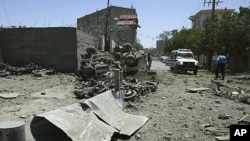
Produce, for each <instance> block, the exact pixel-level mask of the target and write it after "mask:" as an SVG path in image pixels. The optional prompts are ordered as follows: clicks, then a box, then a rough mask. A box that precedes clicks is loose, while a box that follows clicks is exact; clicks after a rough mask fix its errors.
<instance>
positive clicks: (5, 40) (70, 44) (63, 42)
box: [0, 27, 77, 72]
mask: <svg viewBox="0 0 250 141" xmlns="http://www.w3.org/2000/svg"><path fill="white" fill-rule="evenodd" d="M0 37H1V39H0V45H1V47H2V57H3V62H4V63H8V64H10V65H13V66H22V65H25V64H27V63H30V62H33V63H35V64H37V65H40V66H42V67H45V68H54V69H56V70H58V71H61V72H75V70H76V68H77V38H76V29H75V28H68V27H67V28H66V27H60V28H5V29H2V30H1V36H0Z"/></svg>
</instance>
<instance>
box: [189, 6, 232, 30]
mask: <svg viewBox="0 0 250 141" xmlns="http://www.w3.org/2000/svg"><path fill="white" fill-rule="evenodd" d="M227 12H229V13H233V12H234V9H216V10H215V15H216V17H217V18H218V19H221V18H222V16H223V15H224V14H225V13H227ZM211 14H212V10H210V9H209V10H200V11H199V12H198V13H196V14H195V15H193V16H190V17H189V19H190V20H191V22H192V28H201V29H204V28H205V26H206V24H207V18H209V17H211Z"/></svg>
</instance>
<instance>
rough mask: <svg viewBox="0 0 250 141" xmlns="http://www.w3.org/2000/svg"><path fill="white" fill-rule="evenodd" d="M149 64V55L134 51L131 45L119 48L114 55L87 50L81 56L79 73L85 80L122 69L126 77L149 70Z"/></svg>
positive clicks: (91, 49)
mask: <svg viewBox="0 0 250 141" xmlns="http://www.w3.org/2000/svg"><path fill="white" fill-rule="evenodd" d="M148 64H149V63H148V60H147V55H146V54H145V53H144V52H143V51H132V46H131V45H130V44H125V45H124V46H123V47H122V48H119V47H118V48H116V49H115V51H114V52H112V53H109V52H103V51H96V50H95V49H94V48H87V49H86V54H84V55H81V61H80V68H79V70H78V72H79V76H80V77H81V78H82V79H84V80H86V79H88V78H90V77H96V76H97V77H98V76H99V75H101V74H104V73H106V72H109V71H111V72H112V70H113V69H120V70H121V71H123V73H124V74H125V75H130V74H134V73H136V72H137V71H138V70H140V69H147V67H148Z"/></svg>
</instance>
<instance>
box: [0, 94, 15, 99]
mask: <svg viewBox="0 0 250 141" xmlns="http://www.w3.org/2000/svg"><path fill="white" fill-rule="evenodd" d="M18 95H19V93H0V97H1V98H4V99H11V98H16V97H18Z"/></svg>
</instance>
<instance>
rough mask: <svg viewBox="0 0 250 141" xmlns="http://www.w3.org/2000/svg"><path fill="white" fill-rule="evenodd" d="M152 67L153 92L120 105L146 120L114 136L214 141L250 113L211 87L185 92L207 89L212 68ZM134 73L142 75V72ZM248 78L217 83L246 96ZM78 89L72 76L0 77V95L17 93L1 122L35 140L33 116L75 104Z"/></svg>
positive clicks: (3, 107) (3, 103)
mask: <svg viewBox="0 0 250 141" xmlns="http://www.w3.org/2000/svg"><path fill="white" fill-rule="evenodd" d="M152 71H155V72H157V76H156V80H157V81H159V84H158V88H157V91H156V92H151V93H150V94H147V95H145V96H141V97H140V98H139V99H138V100H135V101H128V102H125V108H124V111H125V112H127V113H130V114H135V115H142V116H146V117H148V118H149V120H148V122H147V123H146V124H145V125H144V126H143V127H142V128H141V129H139V130H138V131H137V132H136V133H135V134H134V135H133V136H131V137H130V138H127V139H114V140H130V141H168V140H171V141H182V140H183V141H214V140H216V139H215V137H217V136H224V135H227V134H228V133H229V128H228V126H229V125H230V124H235V123H237V122H238V120H239V119H240V118H241V117H243V116H244V115H246V114H247V113H250V105H249V104H245V103H242V102H240V101H237V100H232V99H228V98H224V97H220V96H217V95H215V94H214V92H213V90H212V89H208V90H204V91H197V92H190V91H187V88H211V79H213V78H214V74H213V73H211V72H208V71H199V72H198V75H192V74H191V73H190V74H189V73H188V74H173V73H172V72H170V71H169V68H168V67H166V66H164V64H163V63H161V62H159V61H153V63H152ZM137 76H138V78H140V79H144V78H143V77H140V73H139V74H138V75H137ZM243 76H244V77H243ZM248 77H249V75H247V74H244V75H243V74H240V75H239V74H238V75H227V76H226V80H224V81H223V82H221V83H223V84H225V85H226V86H228V87H227V89H225V90H228V92H232V91H237V92H238V91H241V92H242V91H243V92H244V94H245V95H247V94H249V92H250V91H249V88H250V87H249V85H250V80H249V79H245V78H248ZM236 78H242V79H236ZM77 87H79V83H78V82H77V80H76V77H75V76H74V75H72V74H61V73H58V74H55V75H42V77H33V76H31V75H29V74H27V75H19V76H7V77H0V94H1V93H18V94H19V95H18V97H16V98H12V99H4V98H0V121H5V120H22V121H25V128H26V138H27V141H34V139H33V137H32V135H31V133H30V129H29V126H30V122H31V120H32V118H33V117H34V115H37V114H41V113H45V112H48V111H51V110H53V109H57V108H60V107H65V106H68V105H71V104H73V103H76V102H78V101H79V100H78V99H76V98H75V97H74V95H73V91H74V89H75V88H77Z"/></svg>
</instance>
